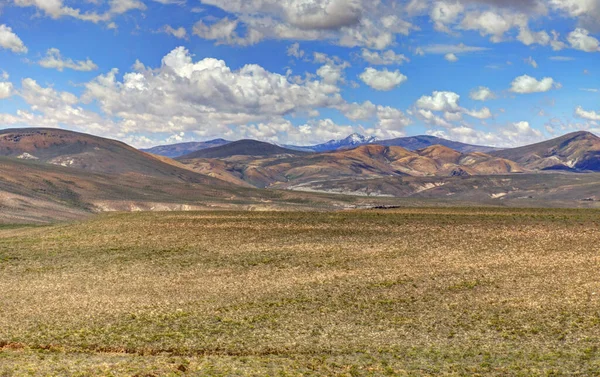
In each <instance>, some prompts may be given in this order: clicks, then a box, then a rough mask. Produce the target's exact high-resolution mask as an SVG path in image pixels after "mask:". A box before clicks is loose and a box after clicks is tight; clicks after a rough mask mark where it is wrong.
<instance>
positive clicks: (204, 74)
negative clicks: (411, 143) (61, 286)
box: [0, 0, 600, 147]
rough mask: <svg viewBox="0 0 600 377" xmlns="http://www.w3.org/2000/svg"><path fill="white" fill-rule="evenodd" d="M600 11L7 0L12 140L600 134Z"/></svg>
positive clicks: (484, 1) (384, 2)
mask: <svg viewBox="0 0 600 377" xmlns="http://www.w3.org/2000/svg"><path fill="white" fill-rule="evenodd" d="M599 39H600V0H442V1H429V0H85V1H68V0H0V128H17V127H57V128H64V129H69V130H74V131H79V132H85V133H90V134H94V135H98V136H104V137H109V138H114V139H119V140H122V141H124V142H126V143H129V144H131V145H133V146H135V147H150V146H154V145H162V144H172V143H179V142H186V141H203V140H210V139H214V138H225V139H229V140H238V139H245V138H251V139H257V140H263V141H268V142H273V143H278V144H296V145H312V144H317V143H322V142H326V141H329V140H331V139H341V138H344V137H346V136H348V135H349V134H351V133H354V132H358V133H360V134H363V135H365V136H374V137H377V138H379V139H390V138H396V137H402V136H412V135H422V134H428V135H434V136H440V137H444V138H447V139H452V140H456V141H462V142H466V143H472V144H481V145H491V146H498V147H511V146H519V145H525V144H530V143H534V142H538V141H542V140H545V139H549V138H552V137H557V136H561V135H563V134H566V133H569V132H574V131H580V130H585V131H590V132H594V133H596V134H600V41H599Z"/></svg>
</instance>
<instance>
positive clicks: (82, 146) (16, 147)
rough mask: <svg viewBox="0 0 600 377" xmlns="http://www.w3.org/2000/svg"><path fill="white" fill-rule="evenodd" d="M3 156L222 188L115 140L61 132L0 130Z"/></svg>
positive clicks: (221, 183) (33, 129) (206, 179)
mask: <svg viewBox="0 0 600 377" xmlns="http://www.w3.org/2000/svg"><path fill="white" fill-rule="evenodd" d="M0 156H5V157H11V158H16V159H21V160H31V161H37V162H40V163H46V164H51V165H60V166H64V167H69V168H72V169H81V170H85V171H88V172H93V173H103V174H111V175H112V174H114V175H121V174H134V175H139V176H153V177H161V178H169V179H179V180H184V181H191V182H198V183H207V184H208V183H210V184H215V185H223V184H224V182H220V181H217V180H215V179H212V178H210V177H205V176H202V175H200V174H196V173H193V172H190V171H189V170H186V169H183V168H179V167H176V166H173V165H171V164H168V163H165V162H164V161H161V160H159V159H157V158H156V157H154V156H152V155H150V154H148V153H144V152H141V151H139V150H137V149H135V148H132V147H130V146H129V145H127V144H124V143H121V142H119V141H116V140H110V139H105V138H101V137H97V136H92V135H87V134H82V133H78V132H72V131H65V130H61V129H44V128H26V129H7V130H0Z"/></svg>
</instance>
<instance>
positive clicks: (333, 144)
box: [285, 133, 499, 153]
mask: <svg viewBox="0 0 600 377" xmlns="http://www.w3.org/2000/svg"><path fill="white" fill-rule="evenodd" d="M368 144H377V145H383V146H386V147H402V148H405V149H408V150H410V151H416V150H418V149H423V148H427V147H430V146H432V145H443V146H445V147H448V148H451V149H454V150H456V151H459V152H462V153H470V152H483V153H489V152H492V151H497V150H499V149H498V148H493V147H486V146H481V145H471V144H465V143H459V142H457V141H451V140H446V139H442V138H439V137H435V136H428V135H421V136H411V137H401V138H397V139H389V140H378V139H376V138H374V137H366V136H363V135H359V134H356V133H355V134H352V135H350V136H348V137H347V138H345V139H342V140H331V141H329V142H327V143H324V144H318V145H312V146H304V147H301V146H294V145H286V146H285V147H286V148H289V149H294V150H299V151H305V152H332V151H337V150H340V149H351V148H356V147H358V146H361V145H368Z"/></svg>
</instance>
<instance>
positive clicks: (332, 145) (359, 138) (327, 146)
mask: <svg viewBox="0 0 600 377" xmlns="http://www.w3.org/2000/svg"><path fill="white" fill-rule="evenodd" d="M377 141H378V139H377V138H376V137H367V136H364V135H361V134H358V133H353V134H352V135H350V136H348V137H347V138H345V139H341V140H330V141H328V142H326V143H323V144H318V145H312V146H307V147H297V146H289V145H288V146H286V147H287V148H291V149H295V150H303V151H312V152H329V151H336V150H338V149H343V148H352V147H357V146H359V145H365V144H373V143H375V142H377Z"/></svg>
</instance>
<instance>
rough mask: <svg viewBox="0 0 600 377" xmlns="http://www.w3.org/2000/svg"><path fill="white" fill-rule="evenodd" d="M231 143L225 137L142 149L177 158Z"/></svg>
mask: <svg viewBox="0 0 600 377" xmlns="http://www.w3.org/2000/svg"><path fill="white" fill-rule="evenodd" d="M229 143H231V142H230V141H228V140H225V139H215V140H209V141H203V142H191V143H179V144H171V145H160V146H157V147H153V148H149V149H141V151H142V152H147V153H151V154H154V155H158V156H164V157H169V158H177V157H181V156H184V155H186V154H190V153H194V152H197V151H201V150H203V149H208V148H214V147H220V146H221V145H225V144H229Z"/></svg>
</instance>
